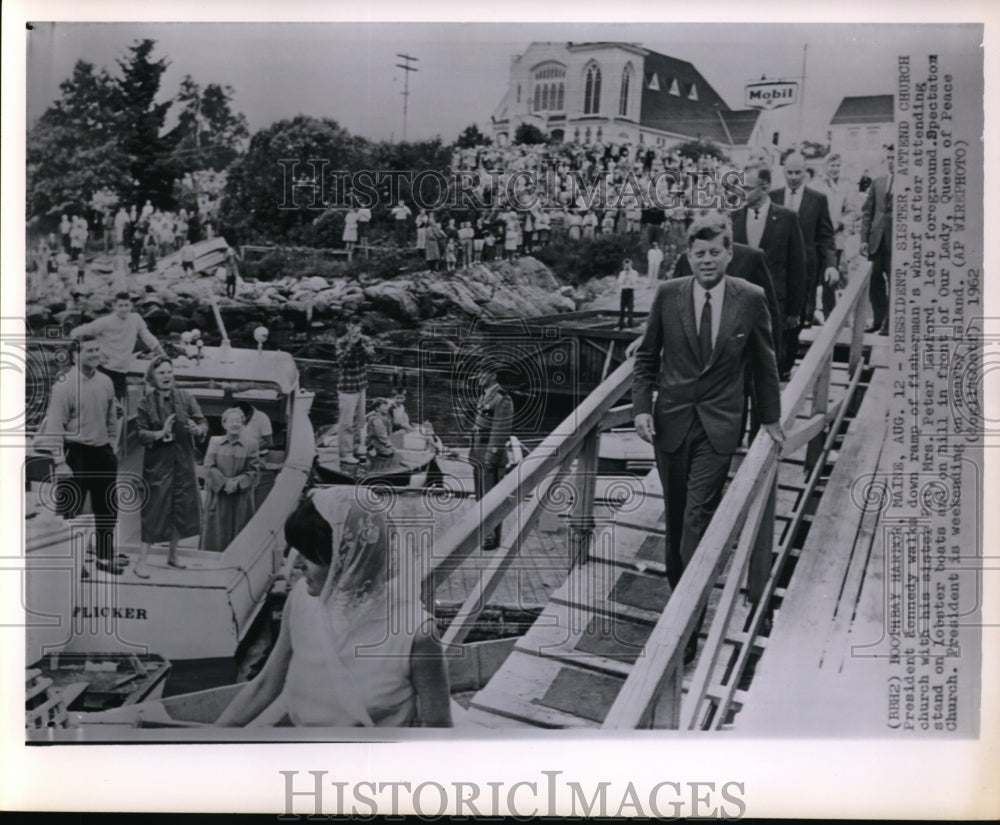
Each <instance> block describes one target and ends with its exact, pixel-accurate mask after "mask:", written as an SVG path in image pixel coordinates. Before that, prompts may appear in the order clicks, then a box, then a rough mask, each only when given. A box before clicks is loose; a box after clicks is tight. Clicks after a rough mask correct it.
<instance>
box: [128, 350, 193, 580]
mask: <svg viewBox="0 0 1000 825" xmlns="http://www.w3.org/2000/svg"><path fill="white" fill-rule="evenodd" d="M146 382H147V383H148V384H149V385H150V386H151V387H152V389H150V391H149V392H148V393H147V394H146V396H145V398H143V399H142V401H140V402H139V407H138V410H137V414H136V424H137V430H138V435H139V442H140V443H141V444H142V445H143V447H145V451H144V453H143V458H142V479H143V481H144V482H145V484H146V490H147V493H148V494H147V498H146V500H145V502H143V505H142V536H141V539H142V549H141V551H140V556H139V563H138V564H137V565H136V567H135V574H136V575H137V576H139V578H142V579H148V578H149V572H148V571H147V569H146V560H147V557H148V556H149V545H150V544H152V543H154V542H163V541H165V542H168V545H167V546H168V550H167V564H168V565H169V566H170V567H176V568H178V569H184V567H185V565H184V564H182V563H181V562H180V561H179V560H178V558H177V543H178V542H179V541H180V540H181V539H184V538H188V537H189V536H196V535H198V533H199V531H200V529H201V497H200V496H199V494H198V479H197V477H196V476H195V447H194V439H195V438H198V439H201V438H204V437H205V435H206V434H207V433H208V422H207V421H206V420H205V416H203V415H202V414H201V409H200V408H199V407H198V402H197V401H195V399H194V397H193V396H192V395H191V394H190V393H188V392H186V391H185V390H182V389H178V388H177V387H176V386H174V366H173V364H172V363H171V361H170V359H169V358H167V357H166V356H164V355H161V356H158V357H157V358H154V359H153V363H152V364H150V365H149V370H148V372H147V373H146Z"/></svg>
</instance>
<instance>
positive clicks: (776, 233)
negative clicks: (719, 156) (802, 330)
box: [733, 165, 806, 381]
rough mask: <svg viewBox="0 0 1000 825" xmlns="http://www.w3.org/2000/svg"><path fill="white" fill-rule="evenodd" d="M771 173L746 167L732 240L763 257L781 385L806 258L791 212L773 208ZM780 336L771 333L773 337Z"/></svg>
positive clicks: (792, 350)
mask: <svg viewBox="0 0 1000 825" xmlns="http://www.w3.org/2000/svg"><path fill="white" fill-rule="evenodd" d="M770 188H771V170H770V169H768V168H767V167H766V166H760V165H756V166H748V167H747V168H746V169H745V170H744V172H743V191H744V193H745V197H746V206H744V207H742V208H740V209H738V210H736V212H734V213H733V240H734V241H735V242H736V243H741V244H747V245H748V246H752V247H754V248H756V249H759V250H761V251H762V252H763V253H764V255H765V256H767V267H768V269H770V270H771V280H772V281H773V283H774V294H775V297H776V298H777V301H778V308H779V311H780V313H781V316H782V319H783V320H782V325H781V333H780V334H781V336H782V343H781V346H780V347H779V349H780V351H781V362H780V364H779V365H778V372H779V375H780V377H781V380H782V381H787V380H788V379H789V378H790V377H791V373H792V365H793V364H794V363H795V356H796V355H797V354H798V352H797V347H798V328H799V323H800V320H801V315H802V305H803V303H804V301H805V288H806V252H805V244H804V243H803V241H802V230H801V229H800V228H799V219H798V217H797V216H796V214H795V213H794V212H792V211H791V210H790V209H786V208H785V207H783V206H779V205H778V204H775V203H772V202H771V199H770V197H769V196H768V190H769V189H770ZM778 335H779V331H778V330H774V336H775V337H778Z"/></svg>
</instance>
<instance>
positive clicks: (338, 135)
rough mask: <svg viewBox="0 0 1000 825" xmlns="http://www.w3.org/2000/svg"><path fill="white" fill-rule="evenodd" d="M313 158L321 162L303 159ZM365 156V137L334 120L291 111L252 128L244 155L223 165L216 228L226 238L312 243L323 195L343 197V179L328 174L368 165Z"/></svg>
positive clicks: (368, 156)
mask: <svg viewBox="0 0 1000 825" xmlns="http://www.w3.org/2000/svg"><path fill="white" fill-rule="evenodd" d="M317 158H319V159H322V161H324V162H321V163H316V164H311V163H310V162H309V161H311V160H313V159H317ZM370 160H371V150H370V146H369V144H368V142H367V141H366V140H364V139H363V138H359V137H355V136H353V135H351V134H350V133H349V132H348V131H347V130H345V129H343V128H341V127H340V125H339V124H338V123H337V122H336V121H334V120H331V119H329V118H315V117H308V116H306V115H297V116H296V117H295V118H294V119H292V120H281V121H278V122H277V123H274V124H272V125H271V126H268V127H267V128H265V129H261V130H260V131H259V132H257V133H256V134H255V135H254V136H253V137H252V138H251V140H250V145H249V147H248V148H247V151H246V154H244V155H242V156H241V157H240V158H238V159H237V160H236V161H235V162H234V163H233V164H232V165H231V166H230V167H229V169H228V180H227V181H226V189H225V194H224V195H223V198H222V204H221V206H220V210H219V222H220V229H221V230H222V232H223V233H224V234H225V235H226V237H227V239H229V240H230V242H235V241H236V240H237V239H238V240H240V241H243V242H248V241H252V240H259V239H267V240H275V239H281V240H285V241H288V242H292V243H295V242H303V243H315V242H316V241H315V240H314V239H313V238H312V235H313V234H314V230H313V222H314V221H315V220H317V218H319V217H320V216H321V215H322V213H323V209H324V199H325V201H327V202H335V201H338V200H339V201H342V200H343V192H341V191H339V190H338V188H337V187H338V186H340V187H343V181H342V180H340V181H335V180H334V178H333V173H334V172H337V171H343V170H356V169H365V168H371V167H370V165H369V163H370ZM293 161H294V162H293ZM317 177H319V178H320V179H317ZM334 226H336V223H335V222H334ZM328 231H329V234H330V237H329V241H330V242H331V243H334V242H335V243H336V244H338V245H339V243H340V238H339V237H334V236H335V234H336V230H335V228H331V229H329V230H328Z"/></svg>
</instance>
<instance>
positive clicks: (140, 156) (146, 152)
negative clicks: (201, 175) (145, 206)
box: [115, 39, 177, 208]
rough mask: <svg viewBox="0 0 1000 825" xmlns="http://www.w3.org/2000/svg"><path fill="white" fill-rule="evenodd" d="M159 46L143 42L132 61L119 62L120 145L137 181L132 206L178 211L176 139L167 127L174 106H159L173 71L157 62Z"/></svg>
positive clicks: (167, 103)
mask: <svg viewBox="0 0 1000 825" xmlns="http://www.w3.org/2000/svg"><path fill="white" fill-rule="evenodd" d="M155 45H156V41H155V40H149V39H146V40H141V41H139V42H137V43H135V44H133V45H132V46H130V47H129V53H130V56H129V57H128V58H127V59H126V60H119V61H118V66H119V68H120V69H121V71H122V77H121V80H120V81H119V82H118V84H117V87H116V91H117V94H116V96H115V99H116V103H117V109H118V111H117V116H116V117H115V122H116V125H117V128H118V135H119V138H118V142H119V145H120V147H121V149H122V150H123V151H124V152H125V153H126V154H127V155H128V156H129V159H130V164H129V166H130V170H131V172H132V178H133V180H134V187H133V191H132V192H131V193H130V194H131V198H130V199H131V200H139V199H141V198H149V199H150V200H151V201H152V203H153V205H154V206H159V207H163V208H169V207H170V206H172V205H173V186H174V178H176V177H177V168H176V165H175V162H174V157H173V149H174V143H175V142H176V137H174V136H169V137H168V136H164V135H163V126H164V122H165V120H166V116H167V111H168V110H169V109H170V106H171V104H172V101H171V100H167V101H164V102H161V103H157V102H156V99H157V96H158V95H159V92H160V81H161V79H162V77H163V73H164V72H165V71H166V70H167V66H168V65H169V64H168V63H167V61H166V59H161V60H153V59H152V58H151V54H152V52H153V48H154V46H155Z"/></svg>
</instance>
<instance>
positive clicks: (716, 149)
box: [674, 138, 729, 163]
mask: <svg viewBox="0 0 1000 825" xmlns="http://www.w3.org/2000/svg"><path fill="white" fill-rule="evenodd" d="M674 151H675V152H677V153H678V154H680V156H681V157H682V158H688V159H689V160H693V161H694V162H695V163H697V162H698V161H699V160H701V158H702V157H704V156H705V155H708V156H710V157H713V158H718V159H719V160H722V161H726V160H729V155H727V154H726V153H725V152H723V151H722V148H721V147H720V146H719V145H718V144H716V143H713V142H712V141H710V140H706V139H703V138H698V139H697V140H687V141H685V142H684V143H679V144H677V145H676V146H675V147H674Z"/></svg>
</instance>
